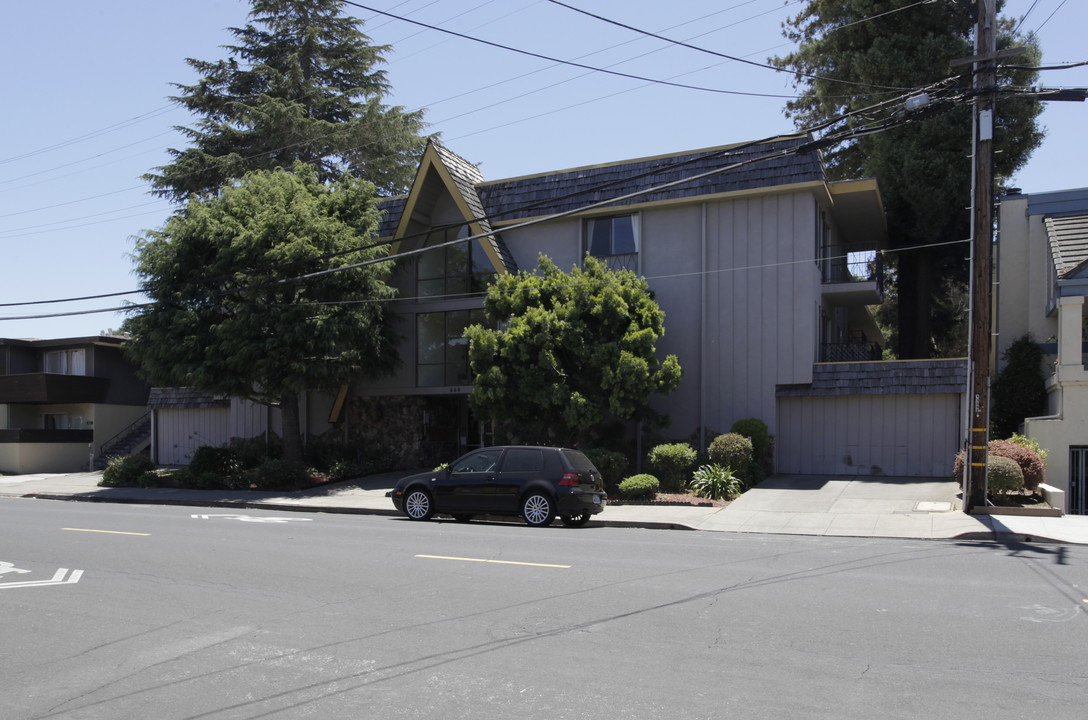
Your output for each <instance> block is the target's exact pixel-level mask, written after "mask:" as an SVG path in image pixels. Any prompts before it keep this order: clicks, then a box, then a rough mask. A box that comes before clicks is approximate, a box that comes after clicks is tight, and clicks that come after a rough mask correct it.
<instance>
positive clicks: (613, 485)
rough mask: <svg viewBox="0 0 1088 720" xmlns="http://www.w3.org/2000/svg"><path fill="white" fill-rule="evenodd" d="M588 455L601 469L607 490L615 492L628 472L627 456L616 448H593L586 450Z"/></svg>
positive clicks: (594, 464)
mask: <svg viewBox="0 0 1088 720" xmlns="http://www.w3.org/2000/svg"><path fill="white" fill-rule="evenodd" d="M586 457H587V458H589V461H590V462H591V463H593V466H594V467H596V468H597V469H598V470H600V471H601V475H602V476H603V477H604V487H605V490H607V491H608V492H614V491H615V490H616V489H617V488H618V487H619V484H620V480H622V479H623V476H624V475H626V474H627V465H628V462H627V456H626V455H624V454H623V453H621V452H616V451H615V450H606V449H605V448H591V449H589V450H586Z"/></svg>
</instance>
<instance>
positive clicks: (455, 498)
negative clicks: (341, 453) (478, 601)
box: [390, 445, 605, 527]
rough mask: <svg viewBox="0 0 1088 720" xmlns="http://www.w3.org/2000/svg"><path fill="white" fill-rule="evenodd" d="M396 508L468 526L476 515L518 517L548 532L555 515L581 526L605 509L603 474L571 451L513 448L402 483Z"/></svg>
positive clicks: (476, 454) (477, 454)
mask: <svg viewBox="0 0 1088 720" xmlns="http://www.w3.org/2000/svg"><path fill="white" fill-rule="evenodd" d="M390 496H391V497H392V498H393V504H394V505H395V506H396V508H397V509H398V510H400V511H401V512H403V513H404V514H405V515H407V516H408V517H409V518H411V519H412V520H429V519H430V518H431V517H432V516H433V515H434V514H435V513H444V514H448V515H452V516H453V517H454V518H455V519H456V520H459V521H461V522H467V521H469V520H471V519H472V518H473V516H475V515H520V516H521V517H522V518H524V519H525V522H527V523H528V524H530V525H533V526H537V527H544V526H546V525H550V524H551V522H552V521H553V520H555V517H556V515H558V516H559V517H560V519H562V521H563V523H564V524H565V525H568V526H570V527H581V526H582V525H585V524H586V523H587V522H588V521H589V518H590V516H592V515H595V514H597V513H599V512H601V511H602V510H604V506H605V496H604V481H603V479H602V478H601V473H600V472H599V471H598V470H597V468H595V467H594V466H593V463H592V462H590V461H589V458H587V457H586V456H585V455H583V454H582V453H580V452H578V451H577V450H569V449H567V448H552V447H535V446H523V445H516V446H514V445H511V446H502V447H488V448H482V449H480V450H474V451H472V452H470V453H468V454H467V455H463V456H461V457H459V458H457V459H456V460H454V461H453V462H451V463H450V464H449V465H447V466H446V467H444V468H441V469H439V470H434V471H431V472H427V473H421V474H419V475H411V476H409V477H406V478H403V479H402V480H400V481H399V482H398V483H397V484H396V487H394V488H393V491H392V492H391V493H390Z"/></svg>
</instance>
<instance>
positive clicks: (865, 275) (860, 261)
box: [820, 245, 884, 285]
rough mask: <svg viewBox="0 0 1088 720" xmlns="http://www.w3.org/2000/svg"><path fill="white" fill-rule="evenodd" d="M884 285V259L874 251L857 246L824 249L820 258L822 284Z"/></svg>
mask: <svg viewBox="0 0 1088 720" xmlns="http://www.w3.org/2000/svg"><path fill="white" fill-rule="evenodd" d="M874 280H875V281H876V282H877V284H878V285H883V283H884V258H883V257H882V256H881V255H880V253H878V252H877V251H876V250H872V249H859V248H858V247H857V246H850V245H846V246H839V247H835V248H824V249H823V251H822V252H821V257H820V281H821V282H823V283H851V282H872V281H874Z"/></svg>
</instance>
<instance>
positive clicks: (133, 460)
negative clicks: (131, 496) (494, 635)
mask: <svg viewBox="0 0 1088 720" xmlns="http://www.w3.org/2000/svg"><path fill="white" fill-rule="evenodd" d="M157 480H158V475H156V474H155V464H154V463H153V462H151V458H149V457H147V456H146V455H126V456H123V457H113V458H110V460H109V464H107V465H106V470H105V471H104V472H103V473H102V479H101V480H100V481H99V482H98V484H99V485H101V486H102V487H150V486H152V485H154V484H155V482H156V481H157Z"/></svg>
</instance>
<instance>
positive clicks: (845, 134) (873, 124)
mask: <svg viewBox="0 0 1088 720" xmlns="http://www.w3.org/2000/svg"><path fill="white" fill-rule="evenodd" d="M949 80H950V79H945V80H942V81H940V82H938V83H934V84H932V85H931V86H929V87H927V88H924V89H926V90H931V91H933V92H934V93H935V94H936V93H938V92H939V91H940V87H941V86H942V85H943V84H946V83H947V82H949ZM958 99H961V98H959V97H951V98H945V99H944V102H945V104H951V103H952V102H954V101H955V100H958ZM900 100H902V96H900V97H899V98H896V99H895V100H883V101H880V102H877V103H874V104H873V105H870V106H868V107H865V108H859V109H857V110H853V111H850V112H847V113H843V114H841V115H839V116H837V117H835V118H830V119H828V120H826V121H824V122H822V123H819V124H817V125H815V126H812V127H811V128H809V129H808V132H810V133H811V132H816V131H820V130H824V129H827V128H829V127H831V126H833V125H835V124H836V123H839V122H842V121H843V120H846V119H849V118H851V117H853V116H857V115H862V114H865V113H871V112H873V111H874V110H879V109H882V108H886V107H888V106H890V105H893V104H895V103H897V102H898V101H900ZM913 117H914V116H912V117H911V118H906V119H903V118H900V119H899V120H897V121H896V123H895V124H894V125H891V126H889V125H888V124H887V121H870V122H869V123H868V129H867V128H866V126H864V125H863V126H861V127H853V128H848V129H846V130H843V131H840V132H839V133H838V135H829V136H827V137H826V138H821V139H819V140H814V141H811V142H810V143H807V144H806V145H801V146H795V147H793V148H786V149H785V150H783V151H779V153H774V154H771V155H766V156H762V157H757V158H750V159H748V160H745V161H741V162H739V163H734V164H733V165H731V166H727V167H725V168H717V169H715V170H713V171H710V172H708V173H706V174H705V176H707V177H709V176H711V175H716V174H722V173H724V172H729V171H730V170H732V169H736V168H738V167H741V166H743V165H745V164H752V163H757V162H764V161H766V160H769V159H773V158H775V157H785V156H787V155H790V154H794V153H795V152H800V151H801V150H802V149H806V148H807V149H813V148H818V147H821V146H826V145H828V144H834V143H836V142H840V141H844V140H849V139H854V138H857V137H860V136H862V135H865V134H871V133H873V132H881V131H883V130H885V129H889V127H894V126H896V125H899V124H903V123H904V122H909V121H911V120H912V119H913ZM778 137H780V136H771V137H768V138H763V139H760V140H753V141H749V142H746V143H741V144H738V145H732V146H729V147H727V148H724V149H722V150H719V151H716V152H712V153H710V154H709V155H699V156H697V157H695V158H691V159H688V160H681V161H676V162H673V163H669V164H668V165H666V166H663V167H657V168H652V169H649V170H646V171H644V172H642V173H637V174H634V175H629V176H625V177H623V178H618V179H616V180H612V181H608V182H604V183H599V184H597V185H594V186H592V187H590V188H583V189H580V190H577V191H573V192H571V193H567V194H566V195H561V196H557V197H552V198H548V199H547V200H541V201H537V202H532V203H528V204H524V205H521V206H518V207H515V208H511V209H508V210H507V211H506V212H505V213H503V214H504V215H508V214H515V213H522V212H525V211H527V210H531V209H533V208H534V207H539V206H540V205H542V204H547V203H555V202H559V201H563V200H569V199H573V198H575V197H578V196H580V195H584V194H588V193H596V192H600V191H601V190H604V189H607V188H608V187H612V186H614V185H617V184H621V183H625V182H630V181H631V180H637V179H642V178H645V177H652V176H654V175H658V174H661V173H662V172H666V171H673V170H676V169H678V168H681V167H685V166H687V165H690V164H693V163H695V162H699V161H702V160H705V159H706V158H707V157H716V156H723V155H727V154H731V153H736V152H738V151H741V150H743V149H745V148H748V147H753V146H757V145H762V144H767V143H769V142H772V141H773V140H775V139H776V138H778ZM812 143H816V145H812ZM700 177H703V175H696V176H691V177H687V178H683V179H680V180H676V181H673V182H671V183H666V184H664V185H656V186H652V187H650V188H646V189H643V190H641V191H638V192H636V193H633V194H631V195H628V196H621V197H614V198H610V199H607V200H604V201H600V202H599V203H595V204H592V205H587V206H582V207H580V208H576V209H573V210H569V211H566V212H564V213H561V214H558V215H550V216H545V217H543V218H536V219H533V220H530V221H525V222H523V223H518V224H515V225H513V226H509V227H506V228H503V230H504V231H506V230H515V229H519V228H522V227H527V226H529V225H535V224H539V223H541V222H547V221H550V220H554V219H558V218H560V217H564V216H568V215H573V214H578V213H581V212H585V211H586V210H589V209H593V208H595V207H598V206H607V205H612V204H616V203H620V202H623V201H624V200H626V199H629V198H631V197H635V196H638V195H642V194H646V193H649V192H656V191H658V190H660V189H662V188H666V187H671V186H674V185H679V184H684V183H687V182H692V181H694V180H696V179H699V178H700ZM484 220H488V221H493V220H497V217H495V216H484V217H478V218H473V220H472V222H481V221H484ZM469 222H470V221H466V222H465V223H462V224H458V225H451V226H450V227H459V226H460V225H468V224H469ZM432 230H433V229H432ZM430 232H431V230H428V231H423V232H420V233H415V234H410V235H407V236H403V237H400V238H395V239H393V240H382V241H378V242H375V243H371V244H368V245H363V246H360V247H356V248H352V249H350V250H345V251H340V252H337V253H329V254H326V255H322V256H319V257H317V258H312V259H311V260H322V259H324V260H327V259H331V258H333V257H338V256H342V255H347V254H352V253H356V252H362V251H365V250H369V249H373V248H375V247H379V246H382V245H388V244H390V243H392V242H403V241H404V240H411V239H416V238H421V237H426V236H428V235H429V234H430ZM491 234H493V233H484V234H481V235H474V236H471V237H467V238H458V239H456V240H453V241H450V242H448V243H443V244H439V245H431V246H428V247H427V248H423V249H421V250H419V251H412V252H405V253H398V254H396V255H392V256H387V257H385V258H379V259H377V260H375V261H368V262H366V263H363V264H362V265H367V264H372V262H387V261H389V260H394V259H398V258H399V257H402V256H406V255H411V254H418V253H419V252H425V251H427V250H434V249H437V248H439V247H445V246H447V245H454V244H459V243H464V242H469V241H471V240H475V239H480V238H485V237H489V236H490V235H491ZM294 264H297V263H284V264H281V265H274V266H265V267H263V268H258V269H257V270H258V271H272V270H277V269H283V268H285V267H290V266H291V265H294ZM357 266H361V265H357ZM352 267H354V266H342V267H340V268H334V269H331V270H330V271H329V272H337V271H340V270H346V269H351V268H352ZM324 274H328V272H325V273H324ZM306 277H307V276H298V277H296V278H288V279H286V280H282V281H276V282H277V283H281V282H289V281H297V280H299V279H305V278H306ZM222 279H223V277H222V276H219V277H213V278H205V279H203V280H202V281H201V284H207V283H213V282H218V281H219V280H222ZM239 290H241V288H239ZM142 292H143V290H133V291H126V292H120V293H109V294H105V295H101V296H96V297H101V298H105V297H119V296H123V295H131V294H138V293H142ZM86 299H95V298H94V297H86V298H65V299H56V300H39V301H33V302H22V303H4V304H0V307H17V306H24V305H40V304H56V303H66V302H75V301H78V300H86ZM116 311H117V309H116V308H110V309H103V310H101V311H98V312H116ZM78 314H85V313H78ZM55 316H56V315H49V316H43V317H55ZM3 319H33V318H32V317H24V318H0V320H3Z"/></svg>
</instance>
